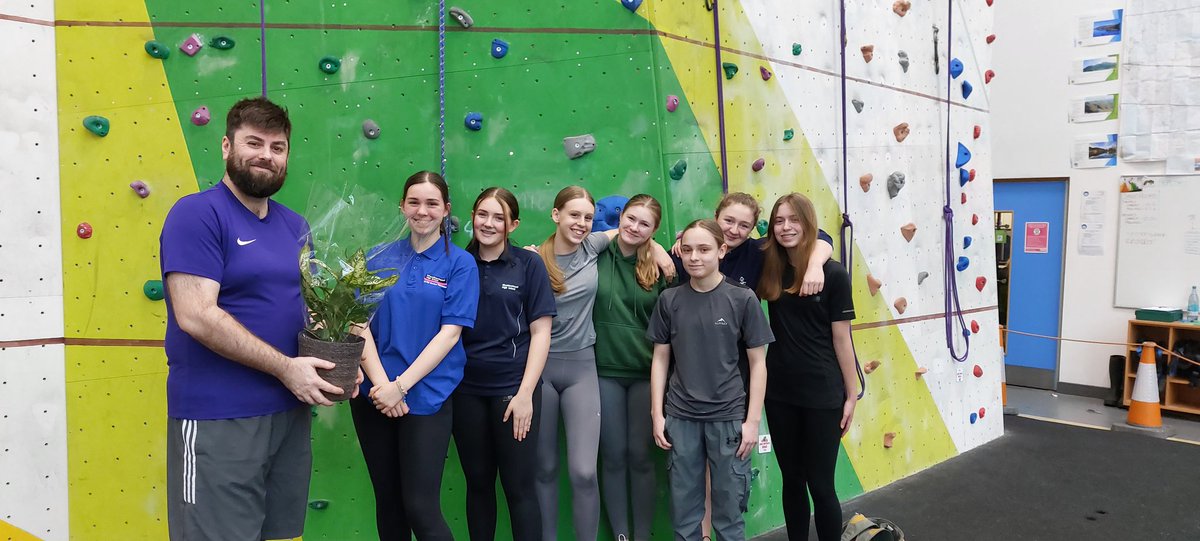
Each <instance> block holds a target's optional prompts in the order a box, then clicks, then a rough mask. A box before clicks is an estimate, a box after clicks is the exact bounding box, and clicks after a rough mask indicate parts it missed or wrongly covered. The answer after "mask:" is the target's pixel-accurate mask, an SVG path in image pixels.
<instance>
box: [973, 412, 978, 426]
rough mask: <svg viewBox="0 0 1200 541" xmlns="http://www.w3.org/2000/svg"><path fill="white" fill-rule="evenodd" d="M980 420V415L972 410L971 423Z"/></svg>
mask: <svg viewBox="0 0 1200 541" xmlns="http://www.w3.org/2000/svg"><path fill="white" fill-rule="evenodd" d="M978 420H979V415H977V414H976V413H975V412H973V411H972V412H971V424H975V421H978Z"/></svg>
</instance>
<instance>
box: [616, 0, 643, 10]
mask: <svg viewBox="0 0 1200 541" xmlns="http://www.w3.org/2000/svg"><path fill="white" fill-rule="evenodd" d="M621 5H622V6H625V9H628V10H629V11H630V12H632V13H637V10H638V6H641V5H642V0H621Z"/></svg>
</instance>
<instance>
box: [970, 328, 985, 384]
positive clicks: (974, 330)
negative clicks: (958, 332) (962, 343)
mask: <svg viewBox="0 0 1200 541" xmlns="http://www.w3.org/2000/svg"><path fill="white" fill-rule="evenodd" d="M971 332H972V333H974V334H979V322H978V321H975V320H974V319H972V320H971ZM975 367H976V368H979V366H978V365H976V366H975ZM979 370H980V371H982V370H983V369H982V368H980V369H979ZM982 375H983V374H975V377H979V376H982Z"/></svg>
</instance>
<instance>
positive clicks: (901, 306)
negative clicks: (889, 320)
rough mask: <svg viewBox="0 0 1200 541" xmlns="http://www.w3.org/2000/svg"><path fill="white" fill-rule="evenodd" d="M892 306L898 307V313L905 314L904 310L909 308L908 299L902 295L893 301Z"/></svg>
mask: <svg viewBox="0 0 1200 541" xmlns="http://www.w3.org/2000/svg"><path fill="white" fill-rule="evenodd" d="M892 306H893V307H895V308H896V313H898V314H903V313H904V310H906V309H908V299H906V298H904V297H900V298H899V299H896V302H894V303H892Z"/></svg>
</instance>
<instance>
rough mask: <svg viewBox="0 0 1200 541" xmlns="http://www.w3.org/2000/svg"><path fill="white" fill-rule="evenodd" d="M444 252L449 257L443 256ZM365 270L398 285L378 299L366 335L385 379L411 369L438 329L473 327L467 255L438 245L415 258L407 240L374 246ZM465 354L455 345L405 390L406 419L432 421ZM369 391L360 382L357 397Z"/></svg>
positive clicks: (475, 278)
mask: <svg viewBox="0 0 1200 541" xmlns="http://www.w3.org/2000/svg"><path fill="white" fill-rule="evenodd" d="M447 246H449V253H447ZM367 268H368V269H371V270H376V271H380V272H379V275H380V276H384V277H387V276H394V275H399V276H400V279H399V280H397V281H396V285H394V286H392V287H391V288H389V289H388V290H387V292H386V293H384V295H383V300H382V301H380V303H379V308H378V309H377V310H376V312H375V316H374V317H373V318H372V319H371V334H373V335H374V336H375V347H376V348H377V349H378V350H379V360H380V361H382V363H383V370H384V372H387V376H388V379H396V376H399V375H400V374H401V373H402V372H404V371H405V370H407V369H408V367H409V366H411V365H412V363H413V361H415V360H416V359H417V356H419V355H420V354H421V352H422V351H424V350H425V346H427V345H429V341H430V340H433V337H434V336H435V335H437V333H438V331H440V330H441V328H442V325H461V326H462V327H464V328H465V329H466V328H471V327H472V326H474V325H475V312H476V307H477V306H478V304H479V271H478V270H477V269H476V268H475V262H474V261H473V258H472V257H471V255H470V254H468V253H467V252H466V251H465V250H463V249H462V248H459V247H458V246H455V245H453V244H447V243H446V242H445V241H444V240H438V241H437V242H435V243H433V246H430V247H429V248H427V249H426V250H425V251H424V252H421V253H416V251H414V250H413V247H412V244H411V243H409V240H408V238H407V237H406V238H403V239H400V240H397V241H395V242H391V243H388V244H383V245H380V246H376V247H375V248H373V249H371V252H370V253H369V254H368V260H367ZM466 363H467V354H466V351H464V350H463V344H462V340H461V339H460V340H459V341H458V342H457V343H455V344H454V347H453V348H451V349H450V352H449V353H447V354H446V356H445V357H444V358H442V362H441V363H439V364H438V365H437V366H436V367H434V369H433V370H432V371H430V372H429V374H428V375H426V376H425V377H424V378H421V381H418V382H417V383H416V385H413V388H412V389H409V390H408V398H407V401H408V408H409V413H411V414H414V415H433V414H434V413H437V412H438V410H439V409H441V407H442V403H443V402H445V401H446V398H447V397H449V396H450V393H452V392H454V389H455V388H456V387H458V382H459V381H461V380H462V375H463V365H465V364H466ZM370 390H371V383H370V381H364V382H363V384H362V387H360V389H359V391H360V392H361V393H363V394H364V395H365V394H366V393H368V392H370Z"/></svg>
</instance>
